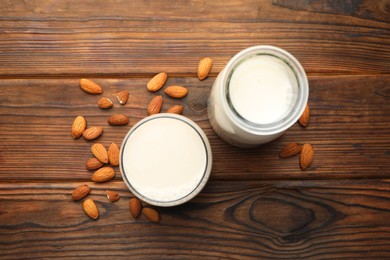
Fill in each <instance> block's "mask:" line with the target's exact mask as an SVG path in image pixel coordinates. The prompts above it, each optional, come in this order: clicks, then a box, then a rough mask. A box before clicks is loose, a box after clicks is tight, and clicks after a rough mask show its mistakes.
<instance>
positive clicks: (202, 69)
mask: <svg viewBox="0 0 390 260" xmlns="http://www.w3.org/2000/svg"><path fill="white" fill-rule="evenodd" d="M212 66H213V60H212V59H211V58H209V57H206V58H202V59H201V60H200V61H199V65H198V78H199V80H204V79H205V78H207V76H208V75H209V73H210V70H211V67H212Z"/></svg>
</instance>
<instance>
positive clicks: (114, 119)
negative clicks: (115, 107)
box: [107, 114, 129, 126]
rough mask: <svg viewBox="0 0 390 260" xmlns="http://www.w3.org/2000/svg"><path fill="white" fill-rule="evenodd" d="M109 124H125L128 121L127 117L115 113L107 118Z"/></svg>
mask: <svg viewBox="0 0 390 260" xmlns="http://www.w3.org/2000/svg"><path fill="white" fill-rule="evenodd" d="M107 121H108V123H109V124H110V125H115V126H117V125H127V124H128V123H129V117H128V116H126V115H124V114H115V115H112V116H110V117H109V118H108V120H107Z"/></svg>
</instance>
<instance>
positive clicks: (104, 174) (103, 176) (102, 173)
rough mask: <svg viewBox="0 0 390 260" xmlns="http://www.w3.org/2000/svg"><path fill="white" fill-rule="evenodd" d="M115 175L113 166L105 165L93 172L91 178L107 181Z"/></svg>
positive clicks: (97, 180) (96, 180) (95, 180)
mask: <svg viewBox="0 0 390 260" xmlns="http://www.w3.org/2000/svg"><path fill="white" fill-rule="evenodd" d="M114 177H115V171H114V169H113V168H111V167H103V168H100V169H99V170H97V171H96V172H94V174H92V177H91V180H92V181H94V182H105V181H109V180H111V179H112V178H114Z"/></svg>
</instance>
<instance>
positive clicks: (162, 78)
mask: <svg viewBox="0 0 390 260" xmlns="http://www.w3.org/2000/svg"><path fill="white" fill-rule="evenodd" d="M167 78H168V75H167V73H165V72H161V73H159V74H157V75H156V76H154V77H153V78H152V79H151V80H149V82H148V84H147V85H146V88H147V89H148V90H149V91H150V92H156V91H158V90H160V89H161V88H162V87H163V86H164V84H165V82H166V81H167Z"/></svg>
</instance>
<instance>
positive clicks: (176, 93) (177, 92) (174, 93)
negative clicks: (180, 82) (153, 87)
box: [164, 86, 188, 98]
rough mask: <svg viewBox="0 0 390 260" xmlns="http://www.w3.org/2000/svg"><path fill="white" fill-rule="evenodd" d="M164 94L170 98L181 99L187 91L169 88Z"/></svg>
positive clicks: (173, 87)
mask: <svg viewBox="0 0 390 260" xmlns="http://www.w3.org/2000/svg"><path fill="white" fill-rule="evenodd" d="M164 92H165V93H166V94H167V95H168V96H170V97H172V98H183V97H185V96H186V95H187V94H188V90H187V89H186V88H185V87H182V86H170V87H167V88H166V89H164Z"/></svg>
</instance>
